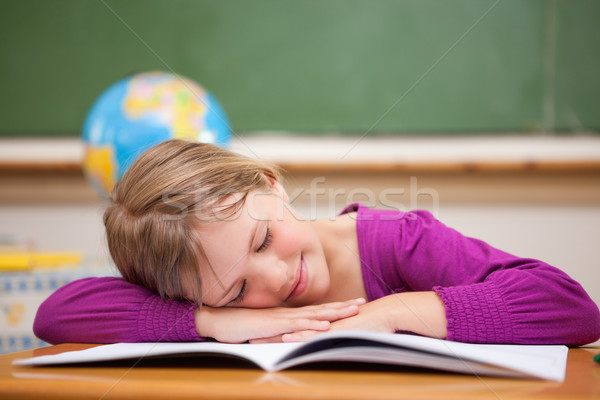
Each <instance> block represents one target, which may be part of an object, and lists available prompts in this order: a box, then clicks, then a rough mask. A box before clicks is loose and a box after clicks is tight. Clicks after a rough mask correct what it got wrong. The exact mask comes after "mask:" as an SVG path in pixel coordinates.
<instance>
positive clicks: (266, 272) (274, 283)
mask: <svg viewBox="0 0 600 400" xmlns="http://www.w3.org/2000/svg"><path fill="white" fill-rule="evenodd" d="M259 264H260V267H259V268H258V272H259V274H258V275H259V277H258V278H259V279H260V280H261V281H262V283H263V285H264V287H265V289H267V290H269V291H270V292H273V293H278V292H279V291H281V290H282V289H283V288H284V287H285V285H286V283H287V281H288V266H287V264H286V263H285V262H284V261H283V260H279V259H274V260H273V259H271V260H266V259H262V260H260V261H259Z"/></svg>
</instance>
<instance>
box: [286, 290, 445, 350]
mask: <svg viewBox="0 0 600 400" xmlns="http://www.w3.org/2000/svg"><path fill="white" fill-rule="evenodd" d="M446 325H447V320H446V311H445V308H444V304H443V303H442V300H441V299H440V298H439V296H438V295H437V293H435V292H405V293H397V294H392V295H389V296H385V297H382V298H380V299H377V300H374V301H371V302H369V303H366V304H363V305H362V306H360V308H359V312H358V314H357V315H355V316H352V317H349V318H345V319H340V320H338V321H335V322H333V323H332V324H331V327H330V328H329V330H330V331H335V330H351V329H360V330H368V331H374V332H385V333H395V332H398V331H410V332H413V333H417V334H420V335H424V336H429V337H435V338H440V339H444V338H445V337H446V334H447V332H446ZM319 333H320V332H319V331H316V330H306V331H301V332H295V333H289V334H285V335H283V336H282V341H284V342H297V341H302V340H306V339H308V338H309V337H312V336H314V335H317V334H319Z"/></svg>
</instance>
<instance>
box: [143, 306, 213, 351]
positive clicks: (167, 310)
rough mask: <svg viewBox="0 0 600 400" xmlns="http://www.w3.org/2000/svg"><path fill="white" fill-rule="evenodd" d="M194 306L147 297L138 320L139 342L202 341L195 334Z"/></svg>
mask: <svg viewBox="0 0 600 400" xmlns="http://www.w3.org/2000/svg"><path fill="white" fill-rule="evenodd" d="M194 309H195V307H194V305H193V304H192V303H183V302H177V301H173V300H163V299H161V298H160V297H159V296H149V297H148V298H147V299H146V301H145V302H144V303H143V304H142V307H141V309H140V313H139V318H138V329H137V332H138V335H139V338H140V341H141V342H192V341H199V340H202V338H200V337H199V336H198V333H197V332H196V323H195V320H194Z"/></svg>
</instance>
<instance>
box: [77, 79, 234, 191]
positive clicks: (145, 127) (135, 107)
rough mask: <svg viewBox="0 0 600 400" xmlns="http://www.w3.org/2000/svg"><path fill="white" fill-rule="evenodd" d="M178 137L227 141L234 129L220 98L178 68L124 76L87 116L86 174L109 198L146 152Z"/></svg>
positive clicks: (218, 143) (85, 143)
mask: <svg viewBox="0 0 600 400" xmlns="http://www.w3.org/2000/svg"><path fill="white" fill-rule="evenodd" d="M176 138H179V139H189V140H197V141H200V142H207V143H213V144H216V145H218V146H222V147H227V145H228V143H229V141H230V139H231V129H230V126H229V122H228V120H227V117H226V115H225V112H224V111H223V109H222V107H221V106H220V104H219V103H218V102H217V100H216V99H215V98H214V97H213V96H212V95H211V94H210V93H209V92H208V91H206V90H205V89H204V88H203V87H202V86H200V85H199V84H198V83H196V82H194V81H192V80H191V79H188V78H184V77H181V76H179V75H176V74H171V73H167V72H145V73H140V74H136V75H133V76H131V77H128V78H126V79H123V80H121V81H119V82H117V83H115V84H113V85H112V86H110V87H109V88H108V89H107V90H106V91H104V92H103V93H102V94H101V95H100V96H99V97H98V99H97V100H96V101H95V102H94V104H93V105H92V107H91V108H90V111H89V112H88V114H87V116H86V118H85V122H84V125H83V142H84V163H83V169H84V172H85V175H86V178H87V179H88V181H89V182H90V184H91V185H92V186H93V187H94V189H95V190H96V192H98V194H99V195H100V196H101V197H103V198H108V196H109V195H110V192H111V191H112V188H113V187H114V185H115V183H116V182H117V181H118V180H119V179H120V178H121V177H122V176H123V174H124V173H125V171H126V170H127V168H128V167H129V166H130V165H131V164H132V163H133V161H134V160H135V159H136V158H137V157H138V156H139V155H140V154H141V153H143V152H144V151H145V150H147V149H148V148H150V147H152V146H154V145H156V144H158V143H160V142H163V141H165V140H169V139H176Z"/></svg>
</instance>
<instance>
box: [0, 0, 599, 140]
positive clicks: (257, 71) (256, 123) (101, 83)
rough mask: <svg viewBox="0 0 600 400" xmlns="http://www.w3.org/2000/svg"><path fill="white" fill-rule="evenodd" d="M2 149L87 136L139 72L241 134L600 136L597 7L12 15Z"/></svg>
mask: <svg viewBox="0 0 600 400" xmlns="http://www.w3.org/2000/svg"><path fill="white" fill-rule="evenodd" d="M0 4H1V12H0V54H1V62H0V83H1V85H0V91H1V93H2V95H1V96H0V135H2V136H11V135H30V136H48V135H78V134H79V132H80V129H81V126H82V123H83V120H84V118H85V115H86V112H87V110H88V109H89V107H90V106H91V105H92V103H93V101H94V99H95V98H96V97H97V96H98V95H99V94H100V93H101V92H102V91H103V90H104V89H106V88H107V87H108V86H110V85H111V84H112V83H114V82H116V81H118V80H119V79H121V78H123V77H125V76H128V75H130V74H132V73H135V72H141V71H149V70H166V71H174V72H177V73H179V74H181V75H184V76H188V77H190V78H192V79H194V80H196V81H197V82H199V83H200V84H202V85H203V86H205V87H206V88H207V89H208V90H209V91H211V92H212V93H213V94H214V95H215V96H216V97H217V98H218V99H219V101H220V102H221V103H222V105H223V106H224V108H225V110H226V112H227V114H228V116H229V119H230V120H231V123H232V126H233V129H234V130H235V132H236V133H237V134H239V135H244V134H249V133H252V132H255V131H264V130H269V131H282V132H292V133H294V132H302V133H316V134H319V133H325V134H330V133H342V134H353V133H356V134H364V133H365V132H368V133H369V134H380V133H391V134H428V133H438V134H439V133H448V134H455V133H461V134H462V133H468V132H492V133H494V132H522V133H529V132H539V131H545V132H564V131H598V130H600V112H598V110H599V109H600V107H599V106H600V24H598V21H600V2H598V1H597V0H288V1H284V0H121V1H117V0H19V1H8V0H2V2H1V3H0Z"/></svg>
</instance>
